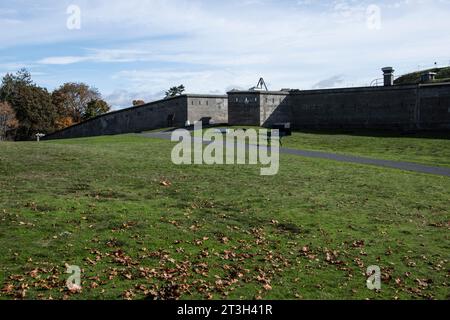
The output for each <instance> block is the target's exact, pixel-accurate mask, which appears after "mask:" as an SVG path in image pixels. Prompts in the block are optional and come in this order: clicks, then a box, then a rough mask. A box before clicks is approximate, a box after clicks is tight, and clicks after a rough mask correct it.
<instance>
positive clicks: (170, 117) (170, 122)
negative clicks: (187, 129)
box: [167, 114, 175, 128]
mask: <svg viewBox="0 0 450 320" xmlns="http://www.w3.org/2000/svg"><path fill="white" fill-rule="evenodd" d="M174 123H175V115H174V114H169V115H168V116H167V127H169V128H172V127H173V126H174Z"/></svg>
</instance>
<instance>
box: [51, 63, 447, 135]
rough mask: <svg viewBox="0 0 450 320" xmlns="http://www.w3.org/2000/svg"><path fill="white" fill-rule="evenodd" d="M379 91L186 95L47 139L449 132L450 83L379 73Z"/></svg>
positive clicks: (108, 116)
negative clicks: (239, 132)
mask: <svg viewBox="0 0 450 320" xmlns="http://www.w3.org/2000/svg"><path fill="white" fill-rule="evenodd" d="M382 70H383V85H382V86H370V87H354V88H340V89H318V90H289V89H284V90H280V91H267V90H263V89H262V88H261V87H259V88H256V87H255V88H252V89H249V90H247V91H240V90H232V91H230V92H228V93H227V95H199V94H186V95H181V96H177V97H173V98H168V99H164V100H159V101H155V102H151V103H148V104H145V105H142V106H137V107H132V108H128V109H124V110H119V111H115V112H111V113H108V114H105V115H102V116H99V117H96V118H93V119H90V120H88V121H85V122H83V123H80V124H77V125H75V126H72V127H69V128H67V129H64V130H61V131H58V132H56V133H54V134H51V135H48V136H47V137H46V139H65V138H78V137H89V136H100V135H115V134H124V133H136V132H142V131H149V130H155V129H159V128H167V127H184V126H186V125H190V124H194V123H196V122H198V121H202V122H203V123H215V124H229V125H239V126H240V125H242V126H263V127H271V126H274V125H275V124H280V123H290V124H291V127H292V128H293V129H297V130H301V129H371V130H405V131H410V130H416V131H420V130H450V82H443V83H436V82H435V81H434V78H435V74H433V73H432V72H428V73H427V74H423V75H422V76H421V81H420V83H417V84H406V85H396V84H394V70H393V68H383V69H382Z"/></svg>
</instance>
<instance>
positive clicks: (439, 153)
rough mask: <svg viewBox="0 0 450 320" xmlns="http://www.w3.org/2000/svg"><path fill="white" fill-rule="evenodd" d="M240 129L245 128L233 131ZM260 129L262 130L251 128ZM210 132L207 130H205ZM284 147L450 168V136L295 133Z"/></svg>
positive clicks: (286, 141) (426, 134)
mask: <svg viewBox="0 0 450 320" xmlns="http://www.w3.org/2000/svg"><path fill="white" fill-rule="evenodd" d="M231 128H233V129H239V128H242V127H231ZM248 128H251V129H257V130H258V129H259V128H258V127H248ZM205 130H207V129H205ZM282 144H283V147H286V148H292V149H301V150H314V151H324V152H332V153H340V154H349V155H356V156H363V157H372V158H378V159H386V160H396V161H407V162H416V163H421V164H426V165H431V166H443V167H450V133H417V134H409V135H406V136H395V135H394V136H392V135H389V134H387V133H385V134H383V133H374V132H366V133H365V135H363V132H362V133H361V135H359V136H358V135H350V134H346V133H342V134H336V133H334V134H326V133H304V132H294V133H293V135H292V136H290V137H284V138H283V139H282Z"/></svg>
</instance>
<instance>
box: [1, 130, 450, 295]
mask: <svg viewBox="0 0 450 320" xmlns="http://www.w3.org/2000/svg"><path fill="white" fill-rule="evenodd" d="M171 146H172V145H171V144H170V143H169V142H166V141H159V140H152V139H146V138H141V137H135V136H121V137H100V138H91V139H76V140H68V141H58V142H45V143H41V144H36V143H17V144H12V143H4V144H1V145H0V148H1V149H0V189H1V190H2V192H1V194H0V222H1V223H0V249H1V251H2V255H1V256H0V285H2V286H3V288H4V291H3V292H1V293H0V299H1V298H4V299H10V298H12V297H14V296H16V297H20V296H22V295H23V294H25V297H26V298H49V297H50V296H51V297H53V298H62V297H64V296H66V298H71V299H86V298H98V299H106V298H109V299H121V298H127V297H132V298H135V299H141V298H144V297H146V296H147V298H154V297H159V298H173V297H181V298H184V299H190V298H208V297H209V298H211V297H212V298H226V297H228V298H241V297H244V298H250V299H251V298H259V297H261V298H275V299H277V298H280V299H296V298H312V299H319V298H325V299H327V298H336V299H343V298H351V299H363V298H379V299H381V298H387V299H390V298H394V297H399V298H431V297H434V298H439V299H445V298H448V279H447V273H446V270H447V269H448V267H449V264H448V260H446V259H448V252H449V238H448V237H449V235H448V228H449V220H450V212H449V210H450V203H449V198H450V192H449V190H450V180H449V179H448V178H444V177H437V176H428V175H422V174H414V173H406V172H401V171H397V170H388V169H382V168H376V167H366V166H357V165H347V164H341V163H334V162H328V161H320V160H310V159H303V158H297V157H291V156H284V155H283V156H282V158H281V169H280V173H279V175H277V176H275V177H261V176H259V169H258V168H256V167H251V166H250V167H248V166H219V167H217V166H215V167H205V166H187V167H186V166H182V167H178V166H174V165H173V164H172V163H171V161H170V152H171ZM162 181H165V182H170V185H168V186H164V185H163V184H162V183H161V182H162ZM166 184H167V183H166ZM66 263H67V264H71V265H73V264H75V265H79V266H81V267H82V268H83V270H84V273H83V287H84V289H83V292H82V293H80V294H67V293H66V292H61V291H60V290H61V288H62V286H63V284H64V281H65V279H66V278H67V275H66V274H64V272H65V267H64V265H65V264H66ZM369 265H379V266H380V267H382V270H383V279H384V283H383V288H382V290H381V292H379V293H375V292H371V291H368V290H367V289H366V288H365V276H364V272H365V269H366V268H367V266H369ZM176 284H178V285H176ZM189 292H190V294H189Z"/></svg>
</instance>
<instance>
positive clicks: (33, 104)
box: [10, 85, 58, 140]
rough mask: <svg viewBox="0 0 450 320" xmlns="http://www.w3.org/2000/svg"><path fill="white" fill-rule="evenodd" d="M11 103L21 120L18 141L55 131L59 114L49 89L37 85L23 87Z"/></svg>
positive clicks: (12, 98)
mask: <svg viewBox="0 0 450 320" xmlns="http://www.w3.org/2000/svg"><path fill="white" fill-rule="evenodd" d="M10 103H11V105H12V106H13V108H14V110H15V111H16V117H17V119H18V120H19V127H18V129H17V138H18V139H21V140H23V139H30V138H33V136H34V135H35V134H36V133H44V134H48V133H52V132H53V131H54V130H55V122H56V120H57V117H58V113H57V110H56V108H55V106H54V105H53V103H52V98H51V95H50V93H48V91H47V89H44V88H41V87H38V86H36V85H31V86H21V87H19V88H18V90H17V92H16V93H15V94H14V95H13V96H12V97H11V99H10Z"/></svg>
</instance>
